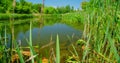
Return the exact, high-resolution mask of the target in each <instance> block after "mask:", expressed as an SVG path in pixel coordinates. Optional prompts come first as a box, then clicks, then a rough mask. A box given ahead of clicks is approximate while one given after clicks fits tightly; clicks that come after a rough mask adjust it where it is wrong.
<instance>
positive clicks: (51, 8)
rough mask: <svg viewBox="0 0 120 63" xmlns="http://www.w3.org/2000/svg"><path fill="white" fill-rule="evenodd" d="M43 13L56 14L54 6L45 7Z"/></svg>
mask: <svg viewBox="0 0 120 63" xmlns="http://www.w3.org/2000/svg"><path fill="white" fill-rule="evenodd" d="M44 13H45V14H56V13H57V10H56V9H55V8H54V7H45V9H44Z"/></svg>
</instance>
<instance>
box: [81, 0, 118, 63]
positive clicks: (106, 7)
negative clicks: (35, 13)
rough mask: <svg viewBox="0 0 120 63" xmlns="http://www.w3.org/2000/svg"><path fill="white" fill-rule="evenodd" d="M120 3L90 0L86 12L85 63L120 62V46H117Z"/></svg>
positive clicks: (113, 0)
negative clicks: (119, 48)
mask: <svg viewBox="0 0 120 63" xmlns="http://www.w3.org/2000/svg"><path fill="white" fill-rule="evenodd" d="M119 3H120V1H119V0H90V2H89V4H88V6H87V7H86V10H85V11H84V13H85V15H84V21H85V22H84V24H85V25H86V27H85V31H86V33H85V34H87V35H86V38H87V40H86V41H87V44H86V46H85V47H86V48H85V50H84V52H83V60H82V61H83V62H90V61H92V62H101V63H104V62H112V63H113V62H117V63H119V62H120V56H119V54H118V53H119V50H117V49H118V47H119V46H116V44H120V42H119V39H118V37H120V34H119V32H120V31H119V29H118V28H119V25H120V24H118V22H119V19H118V16H117V13H118V12H119V11H120V9H119V8H120V7H119V6H120V4H119ZM118 35H119V36H118ZM118 42H119V43H118ZM88 45H89V46H88ZM88 47H89V48H90V50H89V49H87V48H88Z"/></svg>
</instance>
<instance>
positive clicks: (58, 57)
mask: <svg viewBox="0 0 120 63" xmlns="http://www.w3.org/2000/svg"><path fill="white" fill-rule="evenodd" d="M59 45H60V44H59V36H58V35H57V39H56V63H60V46H59Z"/></svg>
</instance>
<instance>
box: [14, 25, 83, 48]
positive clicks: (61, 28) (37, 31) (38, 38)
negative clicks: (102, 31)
mask: <svg viewBox="0 0 120 63" xmlns="http://www.w3.org/2000/svg"><path fill="white" fill-rule="evenodd" d="M21 27H22V26H21ZM57 34H59V38H60V43H63V42H70V41H69V39H68V37H67V36H70V37H72V35H73V34H74V37H73V42H74V41H76V40H77V39H79V38H80V37H81V34H82V31H81V30H76V29H74V27H71V26H69V25H66V24H61V23H56V24H54V25H46V26H43V27H42V28H39V27H33V29H32V37H33V38H32V39H33V45H38V44H40V45H44V44H47V43H48V42H49V41H50V37H51V35H52V38H53V41H54V42H55V39H56V35H57ZM26 38H27V39H28V38H29V30H27V31H25V32H23V31H20V30H19V33H18V34H17V35H16V39H17V41H18V40H21V41H22V46H27V42H26Z"/></svg>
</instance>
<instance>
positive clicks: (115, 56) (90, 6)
mask: <svg viewBox="0 0 120 63" xmlns="http://www.w3.org/2000/svg"><path fill="white" fill-rule="evenodd" d="M3 1H5V0H0V3H2V5H4V4H5V5H6V6H5V8H3V7H0V11H2V12H3V14H1V15H0V17H1V19H10V17H11V16H12V17H13V15H12V14H4V13H6V12H11V9H12V8H11V7H9V5H7V4H10V2H12V1H11V0H6V1H9V2H8V3H7V4H6V3H4V2H3ZM43 1H44V0H43ZM2 5H1V4H0V6H2ZM11 5H12V4H11ZM7 6H8V7H7ZM30 6H31V7H32V8H33V9H32V8H31V7H30ZM43 7H44V2H43V4H42V5H41V4H32V3H30V2H27V1H25V0H20V2H16V7H15V13H16V14H14V15H16V16H14V18H16V19H18V18H27V17H28V18H29V17H34V15H33V14H32V15H31V14H30V13H32V12H35V13H41V12H43V14H41V15H42V16H41V15H40V16H39V15H37V14H35V16H36V17H37V18H41V19H43V18H44V19H46V20H50V19H53V18H54V19H55V20H63V23H69V22H70V23H79V22H80V23H83V24H84V31H83V36H82V38H79V40H78V41H76V42H74V43H73V42H72V38H73V36H71V37H69V36H68V39H69V41H70V42H71V43H72V44H71V45H70V47H68V48H66V49H65V50H67V51H68V52H67V53H69V54H68V55H66V56H65V57H63V58H61V57H62V54H65V53H62V52H61V49H60V48H61V47H60V41H59V35H57V36H56V43H55V44H56V45H55V49H53V48H51V50H50V49H49V51H50V52H48V49H47V48H44V47H47V46H49V45H52V44H53V43H48V44H47V45H45V46H44V47H43V48H44V50H47V51H46V52H45V53H44V54H40V53H37V52H36V51H35V49H34V46H33V45H32V24H33V21H30V23H29V27H30V28H29V29H30V34H29V39H26V41H27V44H28V45H29V53H28V52H26V53H28V54H30V55H29V56H24V54H25V53H24V54H23V52H22V51H23V49H21V48H20V47H19V42H18V43H17V42H16V41H15V39H14V24H13V22H12V21H11V24H10V26H11V28H10V29H11V37H12V40H11V43H10V44H11V45H10V48H7V47H6V46H7V45H6V43H7V36H6V34H7V32H8V31H7V29H6V25H5V26H3V29H1V30H0V31H2V32H4V33H2V32H0V39H1V38H3V37H4V40H0V63H11V60H12V56H14V55H15V54H17V58H16V59H15V62H13V63H24V62H28V63H30V62H31V63H35V62H37V63H53V62H54V63H56V62H57V63H64V62H65V63H120V0H89V1H85V2H82V3H81V8H82V9H81V10H82V11H80V10H79V11H80V12H78V13H77V11H75V10H74V8H73V7H70V6H65V7H57V8H53V7H45V8H44V11H43ZM41 9H42V11H41ZM11 13H12V12H11ZM17 13H19V14H17ZM20 13H21V14H20ZM24 13H28V14H24ZM22 14H23V15H22ZM29 14H30V15H29ZM59 17H62V18H59ZM68 21H69V22H68ZM0 24H1V23H0ZM2 24H3V23H2ZM0 26H1V25H0ZM13 45H14V47H13ZM40 47H41V46H38V48H40ZM13 49H15V50H16V52H15V53H14V52H13ZM9 50H10V51H9ZM41 51H43V50H39V51H38V52H41ZM18 57H19V58H18ZM7 61H8V62H7Z"/></svg>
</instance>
